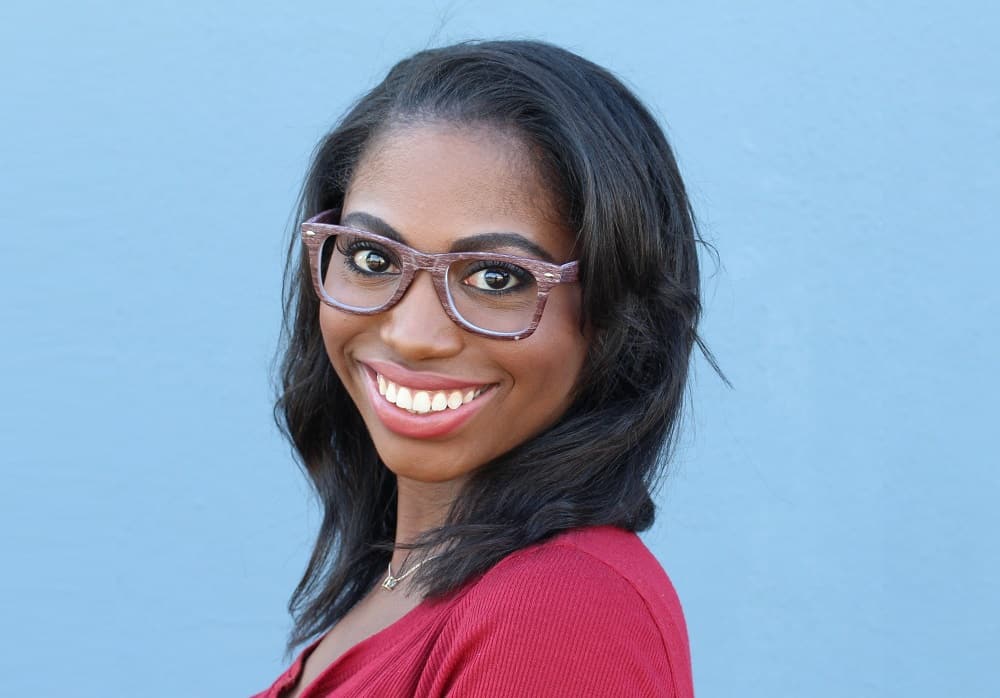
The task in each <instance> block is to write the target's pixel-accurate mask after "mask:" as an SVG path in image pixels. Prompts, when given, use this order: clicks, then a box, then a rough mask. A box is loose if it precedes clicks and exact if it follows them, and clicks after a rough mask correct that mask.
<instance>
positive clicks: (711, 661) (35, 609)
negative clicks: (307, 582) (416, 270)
mask: <svg viewBox="0 0 1000 698" xmlns="http://www.w3.org/2000/svg"><path fill="white" fill-rule="evenodd" d="M2 14H3V15H4V16H3V18H2V19H0V71H2V72H0V77H2V83H0V99H2V110H0V121H2V128H0V149H2V150H0V193H2V198H0V226H2V228H0V298H2V299H3V300H2V305H0V313H2V315H0V323H2V324H0V326H2V328H3V342H2V345H0V346H2V348H0V371H2V384H3V399H2V400H0V425H2V427H0V430H2V431H0V458H2V483H3V484H2V487H0V546H2V551H0V552H2V556H0V560H2V566H3V567H2V570H3V571H2V574H0V628H2V632H0V694H2V695H5V696H12V695H25V694H29V693H30V694H32V695H38V696H64V695H65V696H88V697H89V696H107V695H122V696H124V695H143V696H150V697H157V696H195V695H204V696H209V695H211V696H223V695H225V696H230V695H231V696H239V695H247V694H249V693H251V692H253V691H255V690H259V689H262V688H264V687H265V686H267V685H268V684H269V683H270V682H271V681H272V680H273V679H274V678H275V676H276V675H277V674H278V673H279V672H280V671H281V670H282V669H283V667H284V666H285V660H284V659H283V657H282V651H283V643H284V639H285V636H286V633H287V630H288V627H289V622H288V618H287V615H286V613H285V608H284V605H285V601H286V599H287V597H288V594H289V593H290V591H291V589H292V587H293V585H294V583H295V582H296V581H297V579H298V576H299V574H300V573H301V571H302V568H303V566H304V564H305V560H306V556H307V554H308V551H309V549H310V545H311V536H312V533H313V531H314V530H315V527H316V526H317V523H318V517H317V515H316V510H315V507H314V506H313V504H312V503H311V502H310V499H309V492H308V488H307V487H306V485H305V482H304V480H303V478H302V476H301V475H300V474H299V472H298V471H297V469H296V466H295V465H294V464H293V461H292V459H291V457H290V454H289V450H288V448H287V446H286V445H285V444H284V443H283V442H282V441H281V439H280V438H279V436H278V435H277V432H276V429H275V428H274V426H273V424H272V422H271V417H270V410H271V399H272V389H271V386H270V383H269V371H270V365H271V359H272V356H273V350H274V346H275V342H276V338H277V331H278V326H279V318H280V316H279V292H280V274H281V265H282V261H283V257H282V255H283V250H284V247H285V245H286V236H287V234H288V232H289V223H290V216H291V213H292V207H293V201H294V199H295V196H296V194H297V191H298V187H299V184H300V182H301V179H302V175H303V172H304V170H305V167H306V164H307V161H308V157H309V154H310V152H311V150H312V148H313V146H314V144H315V142H316V141H317V140H318V138H319V137H320V136H321V135H322V134H323V133H324V132H325V130H326V129H327V128H329V126H330V125H331V124H332V123H333V122H334V121H335V119H336V118H337V116H339V115H340V114H341V113H342V112H343V110H344V109H345V108H346V106H347V105H348V104H349V103H350V102H351V101H352V100H353V99H354V98H356V97H357V96H358V95H359V94H360V93H361V92H362V91H363V90H365V89H367V88H368V87H370V86H372V85H373V84H374V83H375V82H376V81H377V80H378V79H380V78H381V76H382V75H383V74H384V72H385V71H386V70H387V69H388V67H389V66H390V65H391V64H392V63H394V62H395V61H396V60H398V59H399V58H401V57H403V56H404V55H406V54H408V53H410V52H412V51H414V50H417V49H419V48H422V47H424V46H426V45H430V44H441V43H445V42H450V41H454V40H459V39H465V38H473V37H531V38H542V39H547V40H550V41H554V42H556V43H559V44H562V45H565V46H567V47H568V48H571V49H574V50H576V51H578V52H580V53H582V54H583V55H585V56H587V57H589V58H591V59H592V60H595V61H597V62H598V63H601V64H603V65H606V66H607V67H609V68H611V69H612V70H614V71H616V72H617V73H618V74H619V75H621V76H622V77H623V78H624V79H625V80H626V81H627V82H628V83H629V84H630V85H632V86H634V87H635V89H636V90H637V92H638V93H639V94H640V95H641V97H642V98H643V99H644V100H646V101H647V102H648V103H649V104H650V105H651V107H652V108H653V109H654V111H655V112H656V113H657V114H658V115H659V116H660V117H661V119H662V121H663V123H664V125H665V127H666V129H667V132H668V134H669V137H670V138H671V140H672V142H673V144H674V146H675V148H676V151H677V154H678V157H679V160H680V164H681V167H682V169H683V172H684V174H685V177H686V180H687V182H688V185H689V188H690V191H691V193H692V196H693V200H694V204H695V206H696V209H697V211H698V214H699V216H700V219H701V224H702V229H703V232H704V234H705V235H706V237H708V238H709V239H711V240H713V241H714V242H715V244H716V245H717V247H718V249H719V252H720V255H721V260H722V263H721V266H719V267H717V268H716V267H715V266H714V265H713V263H712V262H711V260H710V259H706V265H707V271H708V275H707V278H706V283H705V299H706V316H705V323H704V334H705V336H706V338H707V339H708V341H709V343H710V344H711V346H712V347H713V348H714V350H715V352H716V353H717V355H718V358H719V360H720V361H721V363H722V365H723V367H724V368H725V370H726V372H727V373H728V375H729V377H730V378H731V379H732V381H733V383H734V386H735V389H734V390H732V391H730V390H728V389H726V388H725V386H723V385H722V383H721V382H720V380H719V379H718V378H717V377H715V376H714V375H713V374H712V373H711V371H710V370H708V368H707V366H706V365H705V363H704V362H703V361H700V360H699V361H698V363H697V365H696V369H695V377H694V381H693V384H692V389H691V398H692V399H691V408H690V410H689V411H688V415H689V416H688V419H687V426H686V430H685V432H684V438H683V440H682V444H681V448H680V450H679V452H678V456H677V459H676V462H675V463H674V464H673V470H672V476H671V478H670V479H669V480H668V482H667V484H666V486H665V488H664V489H663V491H662V492H661V494H660V497H659V502H660V504H661V510H660V518H659V520H658V522H657V525H656V527H655V529H653V530H652V531H650V532H649V533H648V534H646V535H645V540H646V541H647V543H648V544H649V545H650V547H651V548H652V549H653V550H654V552H655V553H656V554H657V556H658V557H659V559H660V560H661V561H662V562H663V564H664V566H665V567H666V568H667V570H668V571H669V572H670V574H671V576H672V577H673V579H674V581H675V584H676V586H677V588H678V590H679V593H680V595H681V598H682V600H683V602H684V604H685V609H686V613H687V618H688V623H689V627H690V635H691V646H692V653H693V659H694V672H695V681H696V689H697V692H698V695H699V696H702V697H717V696H718V697H721V696H762V697H763V696H843V695H851V696H938V695H962V696H987V695H995V691H996V690H997V689H996V686H997V679H996V675H995V674H996V670H995V660H996V657H997V655H998V643H1000V630H998V617H1000V604H998V599H997V596H998V584H997V577H998V574H1000V556H998V546H997V542H996V535H997V531H998V524H1000V516H998V513H997V511H998V507H997V504H996V502H997V500H998V498H1000V482H998V476H997V473H996V468H997V466H998V464H1000V463H998V458H997V455H996V448H995V444H994V437H995V435H996V432H997V427H996V423H997V416H998V409H997V407H998V405H997V397H996V396H997V392H998V389H1000V382H998V379H997V365H996V364H997V357H998V355H1000V351H998V349H1000V339H998V327H997V317H998V314H1000V313H998V311H1000V303H998V300H1000V293H998V286H1000V285H998V283H997V281H996V280H995V278H994V273H995V270H996V268H997V262H998V253H1000V243H998V237H997V226H996V224H995V219H994V213H995V210H996V204H997V199H998V192H1000V186H998V185H1000V173H998V162H1000V127H998V124H1000V119H998V115H1000V99H998V80H997V75H998V74H1000V61H998V58H997V53H996V49H995V48H994V46H995V40H996V37H997V35H998V34H1000V27H998V24H1000V22H998V10H997V9H995V5H994V4H991V3H986V2H964V3H944V2H936V3H930V2H900V1H895V2H862V1H850V2H838V3H814V2H806V3H791V2H781V3H778V2H770V3H745V2H706V3H698V4H695V3H690V2H686V3H673V2H664V3H654V2H644V3H639V2H616V3H607V2H551V3H545V4H543V3H536V2H526V1H523V0H515V1H511V2H505V3H496V2H482V1H478V0H467V1H464V2H460V1H459V2H371V3H339V2H312V3H297V4H293V3H289V4H288V5H287V6H286V5H283V4H279V3H266V4H265V3H253V2H250V3H247V2H225V3H209V4H207V5H196V4H193V3H192V4H188V5H186V6H185V5H183V4H178V3H167V2H145V3H127V2H91V3H48V4H47V3H30V4H29V3H26V2H15V3H9V2H8V3H5V4H4V9H3V10H2Z"/></svg>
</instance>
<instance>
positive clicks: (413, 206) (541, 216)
mask: <svg viewBox="0 0 1000 698" xmlns="http://www.w3.org/2000/svg"><path fill="white" fill-rule="evenodd" d="M552 199H553V197H552V195H551V193H550V191H549V190H548V188H547V187H546V185H545V183H544V180H543V178H542V177H541V175H540V172H539V171H538V167H537V166H536V165H535V164H534V162H533V158H532V154H531V152H530V151H529V149H528V148H527V147H526V146H525V145H524V144H523V143H522V142H521V141H520V140H518V139H517V138H515V137H513V136H511V135H508V134H506V133H503V132H501V131H499V130H497V129H493V128H489V127H482V126H477V127H469V126H455V125H451V124H440V123H431V124H420V125H406V126H402V127H397V128H394V129H391V130H390V131H389V132H387V133H386V134H384V135H382V136H380V137H379V138H378V139H377V140H376V142H375V143H373V144H372V145H371V146H370V147H369V149H368V151H367V152H366V153H365V156H364V157H363V158H362V160H361V162H360V163H359V165H358V168H357V170H356V172H355V174H354V177H353V178H352V180H351V182H350V186H349V187H348V189H347V193H346V195H345V198H344V205H343V213H344V214H345V215H346V214H348V213H352V212H355V211H362V212H364V213H368V214H370V215H374V216H377V217H379V218H381V219H383V220H384V221H385V222H386V223H388V224H389V225H391V226H392V227H393V228H395V229H396V230H398V231H399V232H400V233H401V234H402V235H403V237H404V238H405V239H406V241H407V242H408V243H409V244H411V245H412V246H414V247H417V248H418V249H422V250H423V251H425V252H434V251H443V250H445V249H447V248H448V246H449V243H450V241H451V240H454V239H456V238H461V237H467V236H469V235H476V234H482V233H490V232H497V231H507V232H516V233H518V234H520V235H523V236H524V237H527V238H529V239H530V240H532V241H534V242H536V243H538V244H539V245H541V246H542V247H543V248H545V249H546V250H547V251H548V252H549V253H550V254H551V255H552V256H553V257H554V258H556V259H559V260H560V261H564V259H567V258H568V257H567V255H568V254H569V252H570V250H571V248H572V236H571V234H570V233H569V231H567V230H565V228H564V226H563V225H562V223H561V221H559V220H558V218H557V215H556V213H555V211H556V207H555V206H554V205H553V203H552Z"/></svg>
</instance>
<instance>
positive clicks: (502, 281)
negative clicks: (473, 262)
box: [462, 262, 529, 291]
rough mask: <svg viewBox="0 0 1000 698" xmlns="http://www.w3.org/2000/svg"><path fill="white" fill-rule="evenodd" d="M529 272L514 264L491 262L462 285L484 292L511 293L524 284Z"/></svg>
mask: <svg viewBox="0 0 1000 698" xmlns="http://www.w3.org/2000/svg"><path fill="white" fill-rule="evenodd" d="M526 276H529V274H528V272H527V271H525V270H524V269H521V267H516V266H514V265H513V264H505V263H499V262H491V263H489V266H484V267H483V268H481V269H479V270H478V271H475V272H473V273H472V274H469V275H468V276H466V277H465V279H464V280H463V281H462V283H464V284H466V285H467V286H472V287H473V288H478V289H480V290H483V291H510V290H512V289H515V288H517V287H518V286H520V285H521V284H523V283H524V278H525V277H526Z"/></svg>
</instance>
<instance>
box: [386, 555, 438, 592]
mask: <svg viewBox="0 0 1000 698" xmlns="http://www.w3.org/2000/svg"><path fill="white" fill-rule="evenodd" d="M438 557H441V556H440V555H431V556H430V557H428V558H425V559H423V560H421V561H420V562H418V563H417V564H415V565H414V566H413V567H411V568H410V569H408V570H406V571H405V572H403V573H401V574H400V575H399V576H398V577H396V576H393V574H392V560H389V564H388V565H387V566H386V567H387V571H386V575H385V579H383V580H382V588H383V589H385V590H386V591H392V590H393V589H395V588H396V585H397V584H399V583H400V582H401V581H403V580H404V579H406V578H407V577H409V576H410V575H411V574H413V573H414V572H416V571H417V569H419V568H420V565H422V564H424V563H425V562H430V561H431V560H433V559H435V558H438ZM403 564H404V565H405V564H406V560H403Z"/></svg>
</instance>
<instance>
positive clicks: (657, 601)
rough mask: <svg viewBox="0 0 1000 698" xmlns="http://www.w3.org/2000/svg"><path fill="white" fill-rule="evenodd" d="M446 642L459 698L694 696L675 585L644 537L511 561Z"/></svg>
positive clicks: (572, 545) (461, 605)
mask: <svg viewBox="0 0 1000 698" xmlns="http://www.w3.org/2000/svg"><path fill="white" fill-rule="evenodd" d="M442 640H443V641H444V643H445V644H446V645H448V646H450V647H451V648H452V649H453V650H454V653H453V656H452V661H453V662H455V663H456V666H461V671H458V672H456V674H454V679H455V680H457V681H461V682H464V684H465V687H464V688H463V689H462V690H459V691H456V695H463V696H465V695H470V696H471V695H508V694H509V695H541V696H544V695H570V694H572V695H605V696H606V695H637V696H647V695H648V696H689V695H690V694H691V691H690V682H691V677H690V656H689V652H688V645H687V633H686V629H685V627H684V619H683V615H682V613H681V608H680V603H679V602H678V600H677V596H676V594H675V593H674V590H673V586H672V585H671V584H670V581H669V579H668V578H667V576H666V574H665V573H664V571H663V569H662V568H661V567H660V565H659V563H658V562H657V561H656V559H655V558H654V557H653V556H652V554H651V553H650V552H649V551H648V550H647V549H646V547H645V546H644V545H643V544H642V542H641V541H640V540H639V538H638V537H637V536H636V535H635V534H632V533H627V532H624V531H620V530H617V529H613V528H605V527H602V528H592V529H581V530H578V531H573V532H570V533H566V534H563V535H560V536H557V537H555V538H553V539H551V540H548V541H546V542H544V543H541V544H539V545H535V546H532V547H530V548H526V549H524V550H521V551H519V552H517V553H514V554H512V555H510V556H509V557H507V558H506V559H504V560H503V561H501V562H500V563H498V564H497V565H496V566H495V567H494V568H493V569H492V570H490V571H489V572H488V573H487V574H486V575H484V576H483V577H482V578H481V579H480V580H478V581H477V582H476V583H475V584H474V585H472V586H471V588H469V589H468V590H467V592H466V593H465V594H464V595H463V597H462V599H461V600H460V601H459V602H458V603H457V604H456V605H455V606H454V607H453V610H452V614H451V619H450V622H449V624H448V627H447V628H446V632H445V634H444V636H443V637H442ZM500 675H502V676H504V677H505V678H504V680H505V681H506V682H507V683H504V684H503V687H502V688H503V690H500V689H501V687H500V686H497V685H493V684H492V683H491V682H492V681H493V680H495V679H496V677H497V676H500ZM480 686H488V687H490V688H489V690H486V689H485V688H484V689H480V688H479V687H480ZM473 687H476V688H475V689H473ZM507 690H510V693H506V692H505V691H507ZM476 691H479V692H478V693H477V692H476ZM491 691H492V692H491ZM497 691H499V692H497Z"/></svg>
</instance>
